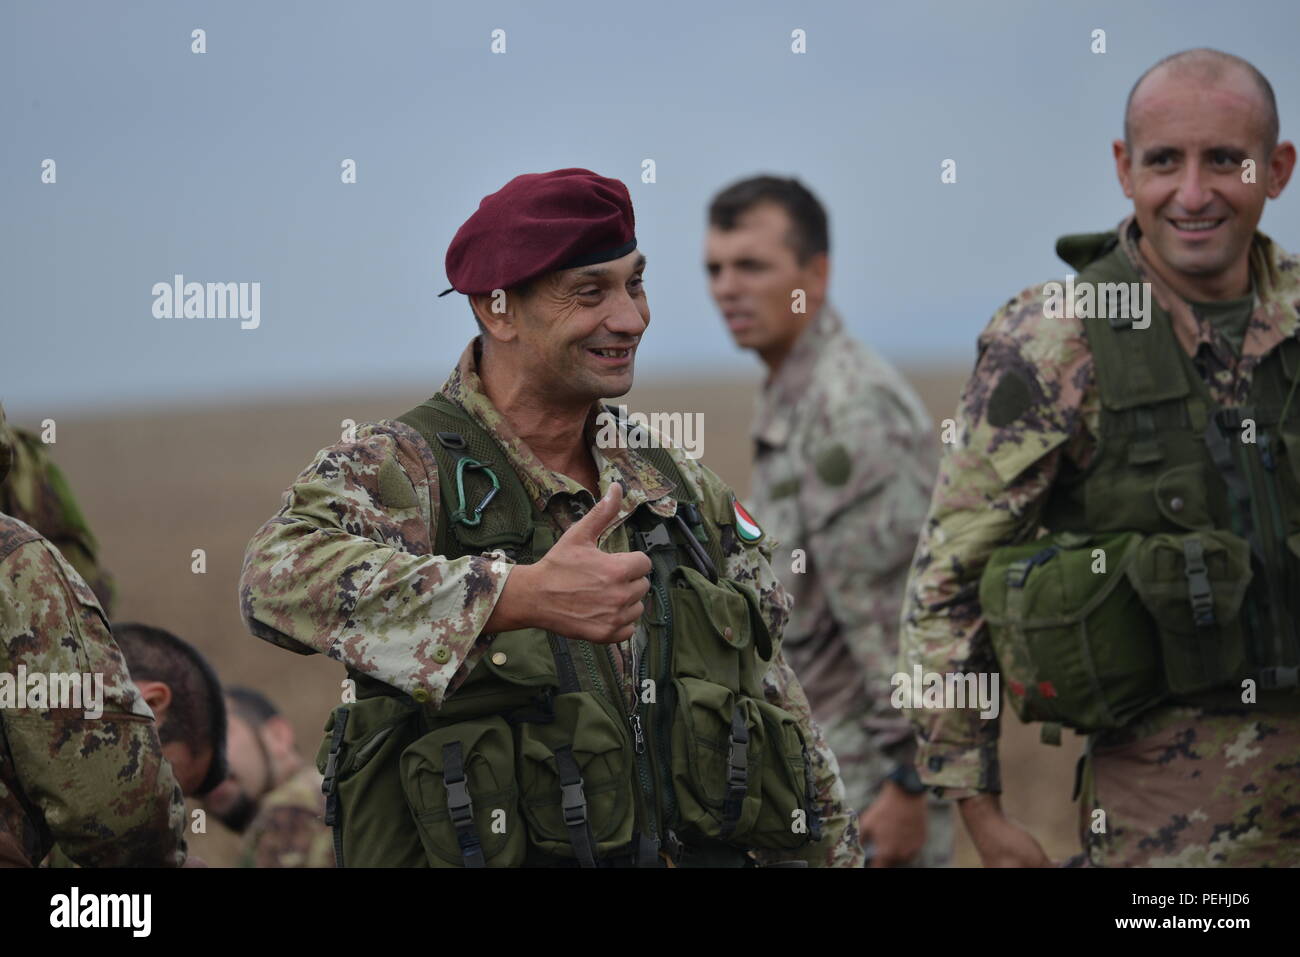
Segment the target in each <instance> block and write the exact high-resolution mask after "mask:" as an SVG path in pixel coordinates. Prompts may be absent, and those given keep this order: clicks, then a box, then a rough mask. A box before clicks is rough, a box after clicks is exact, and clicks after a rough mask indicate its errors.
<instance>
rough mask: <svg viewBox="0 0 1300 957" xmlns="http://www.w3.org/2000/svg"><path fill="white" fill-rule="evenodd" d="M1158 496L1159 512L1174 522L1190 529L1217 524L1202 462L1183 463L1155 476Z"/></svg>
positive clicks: (1207, 527) (1156, 495) (1210, 526)
mask: <svg viewBox="0 0 1300 957" xmlns="http://www.w3.org/2000/svg"><path fill="white" fill-rule="evenodd" d="M1155 497H1156V508H1158V509H1159V510H1160V514H1161V515H1163V516H1164V517H1165V518H1166V519H1168V520H1169V521H1170V522H1172V523H1173V524H1174V525H1178V526H1180V527H1181V528H1188V529H1191V528H1205V529H1209V528H1212V527H1213V526H1214V520H1213V519H1212V518H1211V517H1210V504H1209V500H1208V497H1207V493H1206V482H1205V475H1204V470H1203V467H1202V466H1201V464H1200V463H1193V464H1191V465H1180V466H1178V467H1177V468H1172V469H1170V470H1169V471H1167V472H1165V473H1163V474H1162V475H1161V476H1160V478H1158V479H1157V480H1156V486H1155Z"/></svg>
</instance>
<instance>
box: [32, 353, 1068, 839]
mask: <svg viewBox="0 0 1300 957" xmlns="http://www.w3.org/2000/svg"><path fill="white" fill-rule="evenodd" d="M441 371H442V370H438V372H439V374H438V375H437V376H436V377H434V378H433V379H431V380H430V382H429V383H428V384H426V385H425V386H424V387H420V386H419V385H416V386H415V387H413V388H411V389H410V390H407V391H398V390H394V391H391V392H389V393H387V394H382V395H381V394H370V395H341V394H340V395H323V396H312V397H305V398H303V399H302V400H301V401H297V402H283V401H281V402H276V403H273V404H258V405H237V404H231V405H228V406H220V407H216V406H209V407H205V408H173V409H157V410H155V411H147V412H133V413H131V414H115V415H111V416H103V417H94V416H92V415H86V416H84V417H76V418H74V417H72V416H68V417H66V418H64V417H61V418H60V419H59V421H58V442H57V444H56V445H55V446H54V447H53V449H52V454H53V456H54V458H55V460H56V461H57V462H58V463H59V464H60V465H61V466H62V467H63V468H64V470H65V471H66V473H67V475H68V478H69V480H70V482H71V484H72V487H73V488H74V490H75V491H76V493H77V495H78V496H79V498H80V501H81V504H82V506H83V508H84V510H85V512H86V515H87V518H88V519H89V521H90V523H91V527H92V528H93V529H94V530H95V533H96V534H97V535H98V537H99V539H100V542H101V547H102V550H103V560H104V562H105V564H106V565H107V567H108V568H109V569H110V570H111V571H112V572H113V574H114V575H115V576H116V578H117V583H118V589H119V599H118V607H117V611H116V618H117V619H118V620H119V621H127V620H136V621H143V622H147V623H151V624H156V625H159V626H162V627H165V628H168V629H171V630H172V631H174V632H176V633H177V634H179V635H181V636H182V637H184V638H186V639H187V640H188V641H190V642H192V643H193V644H195V645H196V646H197V647H198V648H200V649H201V650H202V651H203V652H204V654H206V655H207V656H208V658H209V659H210V660H211V661H212V662H213V664H214V665H215V666H216V668H217V670H218V672H219V673H220V674H221V676H222V679H223V681H225V682H227V683H239V684H248V685H252V686H254V687H256V688H259V689H261V690H263V691H265V692H266V693H268V694H269V695H270V696H271V697H272V698H273V699H274V700H275V701H277V702H278V703H279V704H280V706H281V707H282V708H283V710H284V711H285V713H286V714H287V715H288V716H289V717H290V718H291V719H292V721H293V723H294V726H295V727H296V728H297V732H298V735H299V741H300V745H301V749H302V750H303V752H304V753H306V754H307V755H309V756H310V755H312V754H314V753H315V750H316V746H317V743H318V741H319V737H320V728H321V725H322V723H323V722H324V720H325V716H326V714H327V713H328V712H329V710H330V709H331V708H332V707H333V706H334V704H335V703H336V702H337V700H338V695H339V683H340V681H341V680H342V678H343V669H342V666H340V665H338V664H336V663H335V662H333V661H330V660H328V659H326V658H324V657H322V656H312V657H299V656H297V655H293V654H291V653H289V652H285V651H282V650H280V649H278V648H275V647H273V646H271V645H269V644H266V643H264V642H261V641H258V640H256V639H254V638H252V637H250V636H249V635H248V634H247V633H246V632H245V631H244V628H243V625H242V623H241V620H240V617H239V610H238V600H237V595H236V582H237V579H238V575H239V567H240V562H241V560H242V557H243V553H244V546H245V545H246V543H247V541H248V539H249V537H250V535H251V534H252V533H253V531H254V530H255V529H256V528H257V527H258V526H259V525H260V524H261V523H262V522H263V521H264V520H265V519H267V518H268V517H269V516H270V515H271V514H272V513H273V512H274V511H275V510H276V509H277V508H278V506H279V501H280V494H281V492H282V491H283V490H284V488H285V487H286V486H287V485H288V484H289V482H290V481H291V480H292V479H293V477H294V476H295V475H296V474H297V473H298V471H299V470H300V469H301V468H302V467H303V466H305V465H306V464H307V463H308V462H309V461H310V460H311V458H312V456H313V454H314V453H315V452H316V451H317V450H318V449H319V448H321V447H323V446H325V445H328V444H330V443H331V442H333V441H335V440H336V439H337V437H338V435H339V433H340V431H341V422H342V421H343V420H344V419H349V418H350V419H354V420H355V421H357V422H365V421H369V420H373V419H378V418H383V417H386V416H390V415H397V414H400V413H402V412H404V411H405V410H406V409H407V408H409V407H411V406H412V405H414V404H416V403H417V402H418V401H420V400H421V399H423V398H425V397H426V395H427V394H429V393H431V392H432V391H434V390H435V389H436V387H437V385H438V384H439V383H440V382H441ZM967 372H968V370H967V369H938V370H928V371H916V372H914V373H913V374H911V376H910V377H911V379H912V381H913V383H914V384H915V385H916V387H917V389H918V391H919V392H920V393H921V396H922V398H923V399H924V400H925V402H926V404H927V406H928V407H929V409H930V411H931V414H932V415H933V416H934V418H935V419H936V421H938V420H940V419H942V418H944V417H946V416H947V415H949V414H950V413H951V411H952V409H953V408H954V406H955V403H956V400H957V395H958V392H959V390H960V388H961V384H962V381H963V378H964V376H965V374H966V373H967ZM757 384H758V375H757V373H755V375H754V376H753V378H751V379H746V378H737V379H732V380H722V381H715V382H711V383H709V384H701V383H700V382H699V381H697V380H682V381H668V380H659V381H656V382H653V383H646V384H644V385H641V386H638V387H637V389H636V390H635V391H634V392H633V393H632V395H631V396H629V397H628V398H627V399H626V400H623V401H626V402H627V404H628V406H629V408H631V409H633V410H636V409H641V410H647V411H648V410H661V411H703V412H704V413H705V419H704V424H705V433H704V439H705V442H704V462H705V463H706V464H707V465H709V466H710V467H711V468H713V469H714V470H715V471H716V472H718V473H719V474H720V475H722V476H723V477H724V478H725V479H727V480H728V481H729V482H731V483H732V484H733V485H734V486H735V487H736V488H737V490H738V491H740V492H742V494H743V493H744V491H746V490H747V488H748V484H749V440H748V422H749V415H750V410H751V403H752V396H753V391H754V389H755V388H756V387H757ZM15 424H18V425H26V426H31V425H33V424H34V423H30V422H25V421H22V420H16V421H15ZM882 454H889V453H888V450H882ZM759 518H760V520H761V516H759ZM196 548H202V549H204V550H205V551H206V556H207V571H206V574H202V575H196V574H193V573H192V572H191V567H190V566H191V552H192V551H193V550H194V549H196ZM1003 727H1004V731H1003V745H1002V762H1003V777H1004V785H1005V788H1006V791H1005V793H1004V797H1003V802H1004V805H1005V807H1006V808H1007V809H1008V812H1009V813H1010V814H1011V815H1012V816H1013V817H1015V818H1016V819H1018V820H1020V821H1022V822H1023V823H1025V824H1026V825H1028V826H1029V827H1030V829H1031V830H1032V831H1033V832H1034V834H1036V835H1037V837H1038V838H1039V840H1040V841H1041V842H1042V843H1043V845H1044V847H1045V848H1046V850H1047V852H1048V854H1049V855H1051V856H1052V857H1053V858H1055V859H1060V858H1062V857H1066V856H1069V855H1070V854H1072V853H1074V852H1075V851H1076V850H1077V840H1076V838H1075V836H1074V806H1073V805H1072V804H1071V803H1070V790H1071V787H1072V784H1073V774H1074V764H1075V760H1076V759H1077V757H1078V754H1079V752H1080V747H1079V744H1080V742H1081V739H1078V740H1074V741H1070V740H1067V741H1066V743H1065V746H1063V747H1060V748H1052V747H1048V746H1045V745H1042V744H1039V742H1038V738H1037V733H1036V728H1032V727H1030V728H1027V727H1025V726H1023V725H1021V724H1020V723H1019V721H1018V720H1017V719H1016V718H1015V717H1014V715H1011V714H1010V713H1007V714H1006V715H1005V716H1004V722H1003ZM191 843H192V847H193V849H194V851H195V852H196V853H198V854H199V855H201V856H202V857H204V858H205V859H206V860H208V861H209V863H211V864H213V865H224V864H228V863H230V862H231V861H232V860H233V853H234V850H235V847H236V846H237V842H236V841H235V839H234V838H233V836H232V835H230V834H229V833H228V832H225V831H224V829H222V827H221V826H220V825H219V824H217V823H216V822H215V821H209V826H208V833H207V834H204V835H197V836H195V837H193V838H192V841H191ZM957 860H958V863H959V864H963V865H974V864H976V863H977V859H976V858H975V855H974V853H973V851H972V849H971V848H970V846H969V844H968V843H967V841H966V839H965V836H964V834H963V835H961V836H960V837H959V847H958V857H957Z"/></svg>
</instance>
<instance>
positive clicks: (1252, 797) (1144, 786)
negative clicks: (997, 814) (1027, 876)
mask: <svg viewBox="0 0 1300 957" xmlns="http://www.w3.org/2000/svg"><path fill="white" fill-rule="evenodd" d="M1079 809H1080V821H1079V833H1080V839H1081V842H1082V844H1083V847H1084V850H1085V852H1086V854H1087V857H1088V863H1089V864H1090V865H1091V866H1093V867H1261V866H1271V867H1300V715H1297V714H1281V713H1276V712H1274V713H1265V714H1255V713H1245V714H1243V713H1224V712H1209V711H1202V710H1201V709H1198V708H1160V709H1157V710H1156V711H1155V712H1153V713H1152V714H1151V716H1150V717H1146V718H1144V719H1142V720H1141V721H1140V722H1139V723H1138V724H1137V725H1136V726H1131V727H1130V728H1126V729H1124V731H1123V732H1122V733H1119V734H1115V733H1112V734H1110V735H1107V736H1105V737H1102V736H1094V737H1093V738H1092V739H1091V740H1090V741H1089V753H1088V756H1087V759H1086V763H1085V771H1084V776H1083V790H1082V800H1081V801H1080V805H1079Z"/></svg>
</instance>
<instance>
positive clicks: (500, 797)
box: [400, 717, 528, 867]
mask: <svg viewBox="0 0 1300 957" xmlns="http://www.w3.org/2000/svg"><path fill="white" fill-rule="evenodd" d="M400 768H401V780H402V784H403V787H404V788H405V790H406V800H407V803H408V804H409V805H410V808H411V814H412V816H413V817H414V818H415V824H416V828H417V830H418V831H419V834H420V840H421V841H422V842H423V844H424V850H425V854H426V856H427V859H428V862H429V864H431V865H432V866H434V867H518V866H519V865H520V864H522V863H523V862H524V856H525V853H526V851H527V847H528V841H527V837H526V835H525V833H524V827H523V823H522V822H521V821H520V819H519V807H518V795H517V794H516V791H515V743H514V735H513V733H512V732H511V730H510V726H509V725H508V724H506V722H505V720H504V719H503V718H499V717H491V718H483V719H481V720H478V721H460V722H457V723H456V724H454V725H450V726H448V727H445V728H440V729H438V730H436V731H431V732H429V733H428V734H426V735H424V736H423V737H421V738H420V739H419V740H417V741H416V742H415V743H413V744H411V745H410V746H409V747H407V749H406V750H405V751H403V752H402V756H401V764H400Z"/></svg>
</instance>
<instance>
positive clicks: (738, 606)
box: [240, 169, 861, 867]
mask: <svg viewBox="0 0 1300 957" xmlns="http://www.w3.org/2000/svg"><path fill="white" fill-rule="evenodd" d="M633 226H634V221H633V213H632V204H631V200H630V197H629V196H628V192H627V188H626V187H625V186H624V185H623V184H622V183H620V182H619V181H617V180H613V179H607V178H605V177H601V176H597V175H596V174H594V173H591V172H589V171H587V170H582V169H564V170H556V171H553V172H550V173H541V174H529V175H523V176H518V177H516V178H515V179H513V180H511V181H510V182H509V183H507V184H506V185H505V186H504V187H503V188H502V189H501V190H499V191H498V192H496V193H493V194H491V195H489V196H487V197H486V198H485V199H484V200H483V201H482V203H481V204H480V205H479V208H478V211H477V212H475V213H474V215H472V216H471V217H470V218H469V219H468V220H467V221H466V222H465V223H464V225H462V226H461V228H460V230H459V231H458V232H457V234H456V237H455V238H454V240H453V241H452V243H451V246H450V248H449V249H448V252H447V274H448V276H449V278H450V279H451V282H452V285H453V287H454V289H455V290H457V291H459V292H461V293H464V294H466V295H468V296H469V299H470V304H471V306H472V308H473V311H474V317H475V319H476V321H477V322H478V324H479V327H480V331H481V335H479V336H478V337H477V338H475V339H474V340H473V341H472V342H471V343H470V344H469V346H468V347H467V348H466V349H465V351H464V353H463V355H462V356H461V359H460V362H459V364H458V365H457V366H456V368H455V369H454V370H453V371H452V373H451V375H450V376H449V377H448V379H447V381H446V383H445V384H444V385H443V387H442V390H441V391H440V392H439V393H438V394H437V395H436V396H434V397H433V398H432V399H430V400H429V401H427V402H425V403H424V404H423V405H421V406H418V407H417V408H415V409H413V410H411V411H410V412H408V413H407V414H405V415H402V416H400V417H399V418H397V419H390V420H385V421H382V422H379V423H376V424H372V425H368V426H365V427H362V428H360V429H359V430H358V431H357V435H356V439H355V440H354V441H345V442H341V443H338V444H336V445H333V446H331V447H330V448H327V449H325V450H323V451H322V452H320V453H319V454H318V455H317V457H316V459H315V461H314V462H313V463H312V464H311V465H310V466H309V467H308V468H307V469H306V470H305V471H304V472H303V473H302V474H301V475H300V476H299V477H298V479H297V481H296V482H295V483H294V485H293V486H292V487H291V488H290V489H289V490H288V492H287V493H286V495H285V498H284V504H283V507H282V508H281V510H280V512H279V513H278V514H277V515H276V516H275V517H274V518H272V519H271V520H270V521H269V522H267V524H266V525H264V526H263V527H262V529H261V530H260V531H259V532H258V533H257V534H256V536H255V537H254V539H253V540H252V542H251V543H250V545H249V547H248V552H247V555H246V558H245V562H244V570H243V575H242V580H241V586H240V597H241V602H242V607H243V610H244V614H245V617H246V619H247V621H248V624H249V627H250V629H251V630H252V631H253V633H254V634H255V635H257V636H258V637H261V638H264V639H266V640H268V641H271V642H274V643H275V644H278V645H281V646H283V647H285V648H288V649H290V650H293V651H297V652H299V653H304V654H309V653H312V652H322V653H325V654H328V655H329V656H331V657H333V658H335V659H337V660H339V661H341V662H343V663H344V664H345V665H346V666H347V667H348V672H349V675H350V677H351V678H352V679H353V680H354V681H355V687H356V697H357V699H358V700H356V701H355V702H349V703H346V704H344V705H342V706H340V707H339V708H336V709H335V711H334V713H333V715H332V716H331V718H330V721H329V724H328V726H327V732H328V733H327V737H326V740H325V742H324V743H323V744H322V747H321V751H320V754H319V755H318V764H319V766H320V769H321V771H322V772H323V773H324V775H325V783H324V789H325V792H326V794H327V812H326V813H327V821H328V822H329V823H331V824H332V825H333V826H334V828H335V848H336V857H337V859H338V861H339V863H340V864H345V865H429V866H452V867H456V866H468V867H481V866H520V865H536V866H575V865H578V866H655V867H657V866H665V865H673V866H748V865H751V864H753V863H756V862H761V863H765V864H776V863H787V862H789V863H796V864H799V863H804V864H812V865H845V866H853V865H855V864H856V863H858V862H860V860H861V852H860V850H859V849H858V847H857V832H856V826H855V823H854V822H853V821H851V820H850V819H849V816H848V814H847V811H846V809H845V808H844V807H843V805H842V799H843V789H842V785H841V783H840V780H839V775H838V769H837V766H836V764H835V759H834V757H833V756H832V755H831V753H830V751H829V750H828V748H827V747H826V745H825V743H824V742H823V741H822V739H821V736H820V732H819V731H818V730H817V728H816V726H815V724H814V723H813V722H812V719H811V717H810V714H809V709H808V702H807V699H806V698H805V696H804V693H803V691H802V690H801V689H800V687H799V684H798V682H797V681H796V680H795V678H794V675H793V674H792V673H791V671H790V669H789V668H788V667H787V666H786V664H785V661H784V659H783V657H782V655H781V651H780V637H781V630H782V627H783V625H784V623H785V620H786V616H787V613H788V599H787V597H786V595H785V593H784V591H783V590H782V589H781V586H780V584H779V583H778V582H777V579H776V577H775V575H774V574H773V572H772V569H771V567H770V565H769V557H770V553H769V551H768V548H767V545H766V542H765V541H764V539H763V535H762V530H761V528H760V527H758V526H757V525H756V524H753V523H751V522H749V521H748V520H747V519H745V518H744V514H745V513H744V511H743V509H742V508H741V507H740V506H739V505H738V503H736V501H735V497H734V495H733V494H732V493H731V491H730V489H728V488H727V486H726V485H724V484H723V483H722V482H721V481H720V480H719V479H718V477H717V476H715V475H714V474H713V473H712V472H710V471H709V470H708V469H706V468H704V467H703V466H702V465H700V464H699V463H698V462H696V461H694V460H692V459H690V458H688V457H687V456H686V455H685V454H683V453H682V452H681V451H680V450H678V449H675V448H665V447H663V443H662V442H652V443H650V447H642V446H643V445H644V443H629V442H626V441H622V442H618V443H615V447H613V448H603V447H601V445H602V443H597V442H596V441H595V439H594V436H595V434H596V428H595V424H596V419H597V417H598V415H599V413H600V411H601V405H600V402H599V400H601V399H604V398H608V397H612V396H620V395H623V394H625V393H626V392H627V391H628V390H629V389H630V388H631V386H632V378H633V367H634V363H635V357H636V349H637V346H638V344H639V343H640V341H641V337H642V335H643V334H644V332H645V330H646V327H647V325H648V323H649V320H650V310H649V305H648V303H647V299H646V293H645V290H644V288H643V279H642V274H643V272H644V270H645V263H646V260H645V257H644V256H643V255H642V254H641V253H640V252H638V251H637V244H636V238H635V234H634V228H633ZM449 291H450V290H449Z"/></svg>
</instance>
